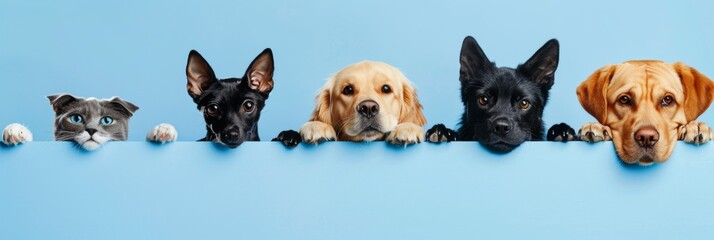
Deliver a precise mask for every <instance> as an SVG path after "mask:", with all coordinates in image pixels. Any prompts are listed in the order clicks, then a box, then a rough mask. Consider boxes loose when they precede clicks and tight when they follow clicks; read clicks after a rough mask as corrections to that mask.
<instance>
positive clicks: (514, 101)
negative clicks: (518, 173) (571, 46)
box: [426, 36, 567, 152]
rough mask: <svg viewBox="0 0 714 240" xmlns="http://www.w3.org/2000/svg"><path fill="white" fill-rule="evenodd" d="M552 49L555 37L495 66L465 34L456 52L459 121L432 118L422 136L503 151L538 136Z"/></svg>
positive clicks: (554, 52) (555, 58)
mask: <svg viewBox="0 0 714 240" xmlns="http://www.w3.org/2000/svg"><path fill="white" fill-rule="evenodd" d="M558 55H559V44H558V41H557V40H555V39H551V40H550V41H548V42H546V43H545V45H543V47H541V48H540V49H538V51H537V52H536V53H535V54H533V56H532V57H531V58H530V59H528V61H526V62H525V63H523V64H521V65H518V67H516V68H515V69H513V68H508V67H496V64H495V63H493V62H491V61H490V60H489V59H488V58H487V57H486V54H484V52H483V50H481V47H479V45H478V43H477V42H476V40H475V39H474V38H473V37H471V36H468V37H466V38H465V39H464V42H463V45H462V46H461V57H460V62H461V71H460V75H459V80H460V81H461V101H462V102H463V103H464V108H465V109H464V114H463V116H462V118H461V127H460V128H459V129H458V132H454V131H453V130H451V129H448V128H446V127H445V126H444V125H443V124H437V125H435V126H434V127H432V128H431V129H429V131H427V133H426V138H427V141H430V142H448V141H453V140H460V141H479V142H480V143H481V144H482V145H484V146H485V147H486V148H487V149H489V150H491V151H495V152H509V151H511V150H513V149H514V148H516V147H517V146H518V145H520V144H521V143H523V142H524V141H527V140H543V138H544V136H543V134H544V127H543V125H544V124H543V120H542V116H543V108H544V107H545V104H546V102H547V101H548V91H549V90H550V88H551V87H552V86H553V82H554V77H555V70H556V68H557V67H558ZM566 126H567V125H566ZM555 130H560V128H559V129H555ZM560 134H561V132H558V133H554V135H560ZM566 138H567V137H566Z"/></svg>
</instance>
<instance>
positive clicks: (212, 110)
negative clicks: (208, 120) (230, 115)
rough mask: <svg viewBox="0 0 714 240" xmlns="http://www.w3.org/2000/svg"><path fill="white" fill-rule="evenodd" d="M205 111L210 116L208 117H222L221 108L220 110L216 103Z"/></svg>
mask: <svg viewBox="0 0 714 240" xmlns="http://www.w3.org/2000/svg"><path fill="white" fill-rule="evenodd" d="M205 111H206V114H208V116H211V117H215V116H218V115H221V108H219V107H218V104H215V103H213V104H209V105H208V106H206V110H205Z"/></svg>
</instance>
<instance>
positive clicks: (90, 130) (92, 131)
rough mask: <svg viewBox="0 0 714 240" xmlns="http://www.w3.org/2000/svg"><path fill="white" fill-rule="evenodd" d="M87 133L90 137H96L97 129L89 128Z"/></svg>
mask: <svg viewBox="0 0 714 240" xmlns="http://www.w3.org/2000/svg"><path fill="white" fill-rule="evenodd" d="M86 131H87V133H89V136H92V135H94V133H95V132H97V129H94V128H87V130H86Z"/></svg>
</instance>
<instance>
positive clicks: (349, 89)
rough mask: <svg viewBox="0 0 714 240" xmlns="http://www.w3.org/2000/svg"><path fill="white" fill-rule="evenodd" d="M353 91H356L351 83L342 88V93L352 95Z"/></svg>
mask: <svg viewBox="0 0 714 240" xmlns="http://www.w3.org/2000/svg"><path fill="white" fill-rule="evenodd" d="M353 93H355V90H354V89H352V86H350V85H347V86H345V88H343V89H342V94H344V95H352V94H353Z"/></svg>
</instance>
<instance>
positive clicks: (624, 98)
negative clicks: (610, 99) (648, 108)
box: [617, 96, 632, 105]
mask: <svg viewBox="0 0 714 240" xmlns="http://www.w3.org/2000/svg"><path fill="white" fill-rule="evenodd" d="M617 102H619V103H620V104H622V105H630V104H631V102H632V101H631V100H630V97H629V96H621V97H620V98H618V99H617Z"/></svg>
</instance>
